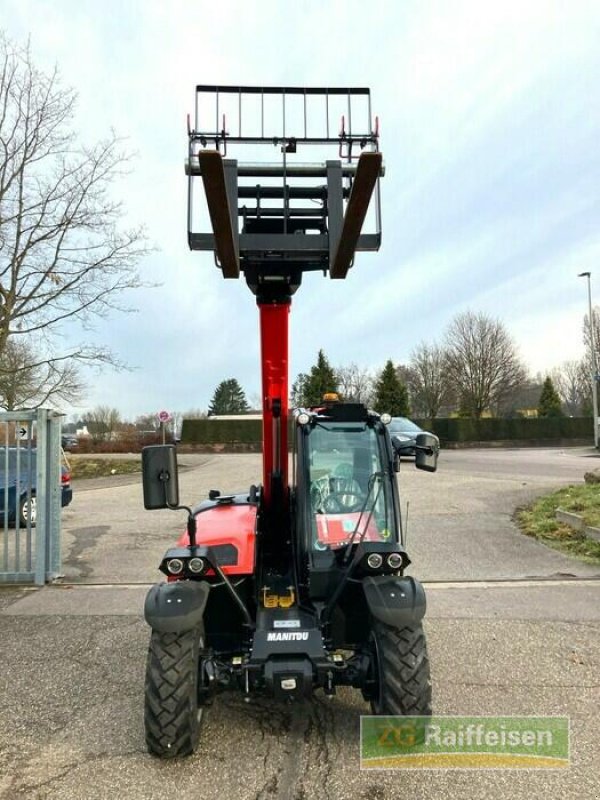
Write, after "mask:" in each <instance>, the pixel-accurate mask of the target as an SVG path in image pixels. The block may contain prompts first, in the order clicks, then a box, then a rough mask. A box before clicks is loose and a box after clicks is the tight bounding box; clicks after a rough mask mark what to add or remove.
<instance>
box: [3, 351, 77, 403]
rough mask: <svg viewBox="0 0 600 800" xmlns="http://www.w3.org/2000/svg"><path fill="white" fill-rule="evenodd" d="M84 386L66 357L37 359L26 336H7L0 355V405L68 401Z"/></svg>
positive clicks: (73, 399)
mask: <svg viewBox="0 0 600 800" xmlns="http://www.w3.org/2000/svg"><path fill="white" fill-rule="evenodd" d="M83 389H84V385H83V382H82V381H81V378H80V376H79V372H78V370H77V367H76V366H75V364H74V363H73V361H72V360H71V359H70V358H68V357H67V358H65V359H58V358H53V359H52V360H51V361H47V360H45V359H43V358H42V359H41V360H37V358H36V351H35V348H34V346H33V345H32V344H31V343H30V341H28V340H26V339H17V338H15V339H14V340H13V339H9V340H8V341H7V343H6V345H5V348H4V352H3V353H2V354H1V355H0V408H5V409H6V410H7V411H14V410H15V409H18V408H37V407H39V406H42V405H46V404H48V403H50V404H52V405H56V403H57V402H60V401H62V402H66V403H72V402H74V401H76V400H79V399H80V398H81V396H82V394H83Z"/></svg>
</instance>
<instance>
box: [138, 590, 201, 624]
mask: <svg viewBox="0 0 600 800" xmlns="http://www.w3.org/2000/svg"><path fill="white" fill-rule="evenodd" d="M209 591H210V587H209V586H208V584H206V583H205V582H204V581H202V582H198V581H174V582H173V583H157V584H155V585H154V586H153V587H152V588H151V589H150V591H149V592H148V594H147V595H146V602H145V603H144V617H145V619H146V622H147V623H148V625H149V626H150V627H151V628H152V629H153V630H155V631H159V633H185V631H191V630H192V629H193V628H196V627H198V625H199V624H200V623H201V622H202V617H203V615H204V609H205V607H206V601H207V600H208V593H209Z"/></svg>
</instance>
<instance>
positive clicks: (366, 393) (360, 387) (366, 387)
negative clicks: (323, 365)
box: [335, 362, 374, 405]
mask: <svg viewBox="0 0 600 800" xmlns="http://www.w3.org/2000/svg"><path fill="white" fill-rule="evenodd" d="M335 374H336V376H337V379H338V388H339V391H340V394H341V395H342V397H343V398H344V400H347V401H349V402H354V403H364V404H365V405H369V403H370V402H371V400H372V397H373V385H374V381H373V376H372V375H371V373H370V372H369V370H368V369H365V368H364V367H359V366H358V364H355V363H354V362H352V363H351V364H349V365H348V366H347V367H336V369H335Z"/></svg>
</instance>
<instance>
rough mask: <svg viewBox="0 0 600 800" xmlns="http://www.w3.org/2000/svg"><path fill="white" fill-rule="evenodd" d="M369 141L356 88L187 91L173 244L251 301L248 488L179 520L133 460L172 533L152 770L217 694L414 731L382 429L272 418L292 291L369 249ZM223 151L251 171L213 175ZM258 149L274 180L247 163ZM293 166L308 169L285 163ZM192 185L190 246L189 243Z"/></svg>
mask: <svg viewBox="0 0 600 800" xmlns="http://www.w3.org/2000/svg"><path fill="white" fill-rule="evenodd" d="M340 110H342V114H341V125H340V129H339V130H336V132H335V133H334V132H333V130H332V128H333V123H332V119H333V116H334V115H335V118H336V119H339V116H337V115H336V112H339V111H340ZM248 116H250V117H251V119H250V122H248ZM242 117H244V120H243V123H242ZM378 127H379V126H378V121H377V118H375V120H374V121H373V118H372V116H371V98H370V92H369V90H368V89H364V88H297V87H242V86H197V87H196V114H195V120H194V123H193V127H192V123H191V122H190V121H189V122H188V136H189V152H188V158H187V161H186V173H187V175H188V240H189V245H190V248H191V249H192V250H210V251H213V252H214V255H215V262H216V265H217V267H218V268H219V269H221V270H222V273H223V276H224V277H225V278H227V279H237V278H239V277H240V274H242V273H243V275H244V277H245V279H246V283H247V284H248V287H249V288H250V290H251V291H252V293H253V294H254V295H255V297H256V302H257V305H258V309H259V316H260V343H261V369H262V403H263V409H262V410H263V447H262V455H263V474H262V483H261V484H260V485H253V486H251V487H250V488H249V489H247V490H246V491H242V492H241V493H239V494H227V495H225V494H221V493H220V492H218V491H216V490H215V491H211V492H210V494H209V497H208V499H207V500H204V501H203V502H200V503H199V504H198V505H196V506H195V507H193V508H188V507H186V506H182V505H180V503H179V488H178V480H177V460H176V451H175V446H174V445H163V446H154V447H147V448H145V449H144V451H143V454H142V462H143V487H144V505H145V507H146V508H147V509H156V508H171V509H184V510H186V511H187V513H188V523H187V530H186V532H185V533H184V534H183V536H182V537H181V539H180V540H179V542H178V543H177V546H176V547H174V548H172V549H170V550H168V551H167V553H166V554H165V556H164V558H163V560H162V563H161V565H160V570H161V571H162V572H163V573H164V574H165V576H166V581H165V582H162V583H158V584H157V585H155V586H153V587H152V589H151V590H150V591H149V593H148V596H147V598H146V603H145V609H144V611H145V618H146V621H147V623H148V625H149V626H150V628H151V629H152V633H151V639H150V647H149V652H148V661H147V671H146V689H145V729H146V742H147V746H148V750H149V751H150V753H152V754H154V755H156V756H161V757H166V758H169V757H174V756H183V755H188V754H190V753H192V752H193V751H194V750H195V748H196V746H197V744H198V739H199V733H200V723H201V719H202V714H203V711H204V709H205V708H206V707H207V706H209V705H210V704H211V703H212V701H213V698H214V697H215V695H217V694H218V693H219V692H222V691H238V692H242V693H243V694H244V695H245V697H246V698H247V699H248V700H250V699H251V697H252V696H253V695H254V694H256V693H266V694H268V695H270V696H272V697H274V698H276V699H278V700H300V699H303V698H309V697H310V696H311V695H312V694H313V692H315V691H323V692H325V693H326V694H328V695H332V694H334V693H335V691H336V687H337V686H352V687H355V688H356V689H359V690H360V691H361V692H362V695H363V697H364V698H365V700H367V701H369V702H370V704H371V708H372V711H373V713H375V714H404V715H405V714H411V715H428V714H430V713H431V683H430V673H429V662H428V659H427V649H426V642H425V636H424V633H423V627H422V620H423V616H424V614H425V592H424V590H423V587H422V585H421V584H420V583H419V582H418V581H417V580H416V579H415V578H413V577H410V576H407V575H405V570H406V568H407V566H408V565H409V564H410V559H409V557H408V555H407V553H406V550H405V547H404V541H405V535H404V531H403V527H402V518H401V514H400V502H399V495H398V486H397V481H396V473H397V472H398V470H399V467H400V450H401V443H400V442H399V441H397V440H396V441H395V440H394V438H393V437H390V435H389V433H388V429H387V423H389V421H390V420H389V416H388V415H387V414H382V415H379V414H376V413H375V412H373V411H370V410H368V409H367V408H366V407H365V406H363V405H361V404H359V403H344V402H339V401H338V400H337V398H336V397H335V396H326V397H325V398H324V399H323V402H322V403H320V404H319V405H318V407H314V408H300V409H296V410H295V411H294V413H293V415H292V417H291V418H290V413H289V408H288V318H289V312H290V305H291V298H292V296H293V294H294V293H295V292H296V290H297V289H298V288H299V286H300V284H301V281H302V277H303V275H304V273H305V272H308V271H320V272H322V273H323V274H324V275H327V274H328V275H329V277H330V278H331V279H334V280H343V279H345V278H346V276H347V274H348V271H349V269H350V267H351V266H352V263H353V259H354V255H355V252H356V251H361V250H372V251H374V250H377V249H378V248H379V245H380V242H381V228H380V210H379V207H380V196H379V178H380V176H381V175H383V165H382V157H381V153H380V152H379V130H378ZM236 148H238V149H241V150H243V149H244V148H245V150H246V154H247V155H249V156H250V157H251V158H252V160H249V161H246V162H241V161H240V162H238V160H237V159H234V158H231V157H229V153H230V152H231V151H233V150H235V149H236ZM265 148H270V149H271V151H272V152H274V153H276V154H277V156H276V160H275V162H273V161H271V162H268V161H265V160H262V161H257V160H256V153H258V152H261V153H262V152H264V150H265ZM311 148H312V149H313V152H318V153H319V156H321V154H323V153H324V154H325V158H324V160H319V161H317V160H315V159H313V160H312V161H311V162H310V163H306V162H302V161H298V160H297V159H296V154H297V153H298V152H299V151H302V152H303V153H305V152H307V151H309V150H311ZM332 150H333V156H334V157H333V158H328V156H329V155H330V154H331V151H332ZM199 181H201V183H202V187H203V195H204V196H205V200H206V207H207V210H208V217H209V218H210V226H211V228H212V232H208V233H206V232H204V233H203V232H198V231H197V227H198V220H199V215H198V213H197V209H196V206H195V204H194V190H195V188H196V187H197V185H198V184H199ZM371 223H372V224H373V226H374V228H375V230H374V232H370V233H367V232H365V231H364V230H363V228H367V227H368V226H369V224H371ZM288 439H291V442H290V444H291V447H288ZM290 450H291V454H292V456H291V462H292V470H291V475H292V477H291V479H290V473H289V469H288V460H289V455H288V453H289V451H290ZM438 451H439V442H438V440H437V438H436V437H435V436H432V435H431V434H425V433H423V434H420V435H419V436H418V437H417V446H416V456H415V463H416V466H417V468H420V469H424V470H427V471H431V472H433V471H435V469H436V465H437V456H438Z"/></svg>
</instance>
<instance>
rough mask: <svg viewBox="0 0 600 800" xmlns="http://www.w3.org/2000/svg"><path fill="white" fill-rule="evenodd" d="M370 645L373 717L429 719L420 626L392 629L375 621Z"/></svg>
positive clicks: (426, 664)
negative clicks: (375, 715) (373, 686)
mask: <svg viewBox="0 0 600 800" xmlns="http://www.w3.org/2000/svg"><path fill="white" fill-rule="evenodd" d="M372 643H373V656H374V672H375V691H374V694H373V696H372V697H371V709H372V711H373V713H374V714H379V715H381V714H383V715H385V714H389V715H401V716H427V717H428V716H431V676H430V671H429V659H428V657H427V643H426V641H425V633H424V631H423V626H422V625H414V626H412V627H406V628H393V627H390V626H389V625H384V624H383V623H381V622H378V621H375V622H374V624H373V631H372Z"/></svg>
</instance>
